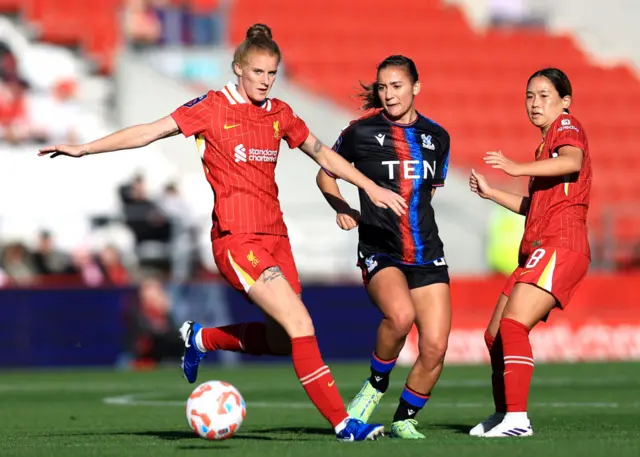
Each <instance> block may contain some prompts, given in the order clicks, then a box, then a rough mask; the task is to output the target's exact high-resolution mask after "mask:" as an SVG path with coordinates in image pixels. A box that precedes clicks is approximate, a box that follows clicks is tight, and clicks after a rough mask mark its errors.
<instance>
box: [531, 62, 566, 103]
mask: <svg viewBox="0 0 640 457" xmlns="http://www.w3.org/2000/svg"><path fill="white" fill-rule="evenodd" d="M538 76H543V77H545V78H547V79H548V80H549V81H550V82H551V84H553V87H555V88H556V90H557V91H558V94H560V98H565V97H566V96H569V97H571V96H572V95H573V88H572V87H571V81H569V77H568V76H567V75H566V74H565V72H564V71H562V70H560V69H558V68H544V69H542V70H538V71H536V72H535V73H534V74H532V75H531V77H530V78H529V80H528V81H527V86H528V85H529V83H530V82H531V80H532V79H533V78H537V77H538ZM564 111H565V112H567V113H568V112H569V110H568V109H566V108H565V109H564Z"/></svg>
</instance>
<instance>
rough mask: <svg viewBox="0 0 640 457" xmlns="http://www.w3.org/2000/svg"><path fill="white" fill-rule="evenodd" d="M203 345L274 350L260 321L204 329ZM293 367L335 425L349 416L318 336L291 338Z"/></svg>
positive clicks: (259, 352) (255, 352) (210, 348)
mask: <svg viewBox="0 0 640 457" xmlns="http://www.w3.org/2000/svg"><path fill="white" fill-rule="evenodd" d="M201 335H202V346H203V347H204V348H205V349H206V350H207V351H217V350H223V351H234V352H245V353H247V354H253V355H262V354H271V351H270V349H269V345H268V343H267V337H266V326H265V325H264V324H263V323H260V322H251V323H246V324H234V325H227V326H225V327H218V328H203V329H202V333H201ZM291 351H292V354H291V358H292V360H293V368H294V370H295V372H296V375H297V376H298V379H299V380H300V383H301V384H302V387H304V390H306V391H307V395H308V396H309V398H310V399H311V401H312V402H313V404H314V405H315V406H316V408H318V411H320V414H322V415H323V416H324V417H325V418H326V419H327V420H328V421H329V422H330V423H331V425H332V426H333V427H336V426H337V425H338V424H340V423H341V422H342V421H343V420H344V419H346V418H347V412H346V410H345V407H344V403H343V401H342V397H341V396H340V392H339V391H338V387H337V386H336V383H335V381H334V380H333V376H331V371H330V370H329V367H327V366H326V365H325V363H324V361H323V360H322V355H320V349H319V348H318V342H317V340H316V337H315V336H303V337H300V338H292V339H291Z"/></svg>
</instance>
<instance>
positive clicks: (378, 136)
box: [376, 133, 386, 146]
mask: <svg viewBox="0 0 640 457" xmlns="http://www.w3.org/2000/svg"><path fill="white" fill-rule="evenodd" d="M385 136H386V135H385V134H384V133H378V134H377V135H376V140H378V143H380V146H384V137H385Z"/></svg>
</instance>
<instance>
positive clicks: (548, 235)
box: [520, 114, 591, 258]
mask: <svg viewBox="0 0 640 457" xmlns="http://www.w3.org/2000/svg"><path fill="white" fill-rule="evenodd" d="M562 146H574V147H576V148H579V149H581V150H582V152H583V153H584V158H583V159H582V169H581V170H580V171H579V172H578V173H573V174H570V175H566V176H553V177H532V178H531V180H530V181H529V197H530V199H531V205H530V207H529V211H528V212H527V219H526V222H525V232H524V236H523V238H522V243H521V245H520V255H521V256H524V257H525V258H526V257H527V256H528V255H530V254H531V253H532V252H533V251H534V250H535V249H536V248H537V247H538V246H542V245H544V246H556V247H561V248H565V249H570V250H572V251H576V252H579V253H581V254H584V255H586V256H587V257H589V258H591V250H590V248H589V238H588V234H587V211H588V209H589V194H590V191H591V157H590V156H589V142H588V140H587V136H586V134H585V132H584V129H583V128H582V125H581V124H580V122H578V120H577V119H576V118H575V117H573V116H572V115H570V114H562V115H560V116H558V118H557V119H556V120H555V121H554V122H553V124H551V127H550V128H549V131H548V132H547V134H546V136H545V138H544V139H543V141H542V144H540V146H539V147H538V149H537V150H536V161H537V160H546V159H552V158H553V157H557V156H558V149H559V148H560V147H562ZM521 258H522V257H521Z"/></svg>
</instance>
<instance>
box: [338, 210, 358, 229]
mask: <svg viewBox="0 0 640 457" xmlns="http://www.w3.org/2000/svg"><path fill="white" fill-rule="evenodd" d="M359 221H360V212H359V211H357V210H355V209H352V210H351V211H349V212H348V213H338V214H336V223H337V224H338V227H340V228H341V229H342V230H352V229H354V228H356V227H357V226H358V222H359Z"/></svg>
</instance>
